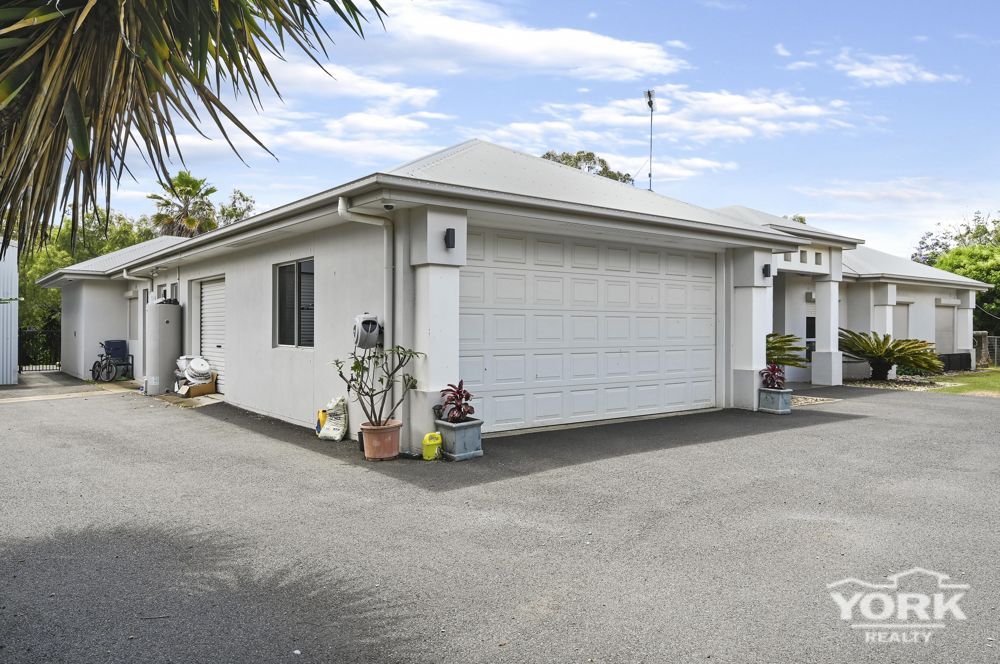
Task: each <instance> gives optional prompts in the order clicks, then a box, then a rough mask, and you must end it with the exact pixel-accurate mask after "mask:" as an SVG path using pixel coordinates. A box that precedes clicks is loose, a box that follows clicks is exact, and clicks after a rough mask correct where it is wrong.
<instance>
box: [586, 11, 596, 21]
mask: <svg viewBox="0 0 1000 664" xmlns="http://www.w3.org/2000/svg"><path fill="white" fill-rule="evenodd" d="M587 18H589V19H590V20H594V19H595V18H597V12H587Z"/></svg>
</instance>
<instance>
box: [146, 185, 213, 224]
mask: <svg viewBox="0 0 1000 664" xmlns="http://www.w3.org/2000/svg"><path fill="white" fill-rule="evenodd" d="M160 186H161V187H163V193H162V194H150V195H149V196H147V197H146V198H148V199H150V200H151V201H154V202H155V203H156V213H155V214H153V216H151V217H150V218H149V220H150V221H151V222H152V224H153V227H154V228H156V229H157V230H158V231H159V232H160V235H179V236H181V237H194V236H196V235H201V234H202V233H207V232H208V231H212V230H215V229H216V228H218V226H219V223H218V218H217V217H218V215H217V213H216V211H215V204H214V203H212V200H211V199H210V198H209V196H211V195H212V194H214V193H215V192H216V191H218V190H217V189H216V188H215V187H213V186H212V185H210V184H208V180H207V179H206V178H202V179H198V178H196V177H194V176H193V175H191V174H190V173H189V172H187V171H181V172H180V173H178V174H177V175H175V176H174V177H172V178H170V184H169V185H165V184H161V185H160Z"/></svg>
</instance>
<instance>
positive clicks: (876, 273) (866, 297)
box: [719, 206, 990, 385]
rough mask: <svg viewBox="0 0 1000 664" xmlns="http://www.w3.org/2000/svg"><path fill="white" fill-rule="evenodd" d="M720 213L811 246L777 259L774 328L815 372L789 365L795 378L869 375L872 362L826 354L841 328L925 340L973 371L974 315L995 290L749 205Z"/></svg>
mask: <svg viewBox="0 0 1000 664" xmlns="http://www.w3.org/2000/svg"><path fill="white" fill-rule="evenodd" d="M719 211H720V212H723V213H725V214H728V215H730V216H732V217H734V218H738V219H741V220H743V221H745V222H747V223H754V224H759V225H761V226H766V227H768V228H773V229H777V230H781V231H782V232H785V233H788V234H789V235H794V236H796V237H800V238H802V239H803V240H808V241H809V244H803V245H802V246H800V247H799V248H798V249H797V250H794V251H788V252H784V253H782V254H781V255H778V256H775V260H774V266H775V268H776V276H775V279H774V310H773V324H772V329H773V331H774V332H779V333H783V334H794V335H795V336H797V337H799V338H800V339H803V340H804V341H805V343H806V345H807V347H808V348H809V349H810V351H809V355H810V359H811V362H810V366H809V367H807V368H805V369H799V368H794V367H789V368H788V370H787V375H788V378H789V380H792V381H796V382H807V381H810V380H811V381H812V382H813V383H817V384H820V385H837V384H839V383H840V381H841V378H842V377H843V376H846V377H849V378H867V377H868V375H869V372H870V370H869V367H868V364H867V363H865V362H859V361H857V360H854V359H851V358H849V357H842V355H841V354H840V353H837V354H836V355H828V354H827V353H830V352H836V348H835V346H833V345H832V344H833V343H835V341H836V339H835V336H836V331H837V328H838V327H843V328H847V329H850V330H856V331H862V332H867V331H874V332H878V333H880V334H889V335H891V336H892V337H894V338H898V339H922V340H924V341H928V342H930V343H933V344H934V345H935V347H936V350H937V352H938V354H939V355H943V356H956V355H964V356H965V358H952V359H953V362H952V363H953V364H954V365H956V366H961V365H962V360H964V362H965V364H966V366H975V351H974V347H973V341H972V313H973V309H975V306H976V293H977V292H981V291H985V290H989V288H990V285H989V284H984V283H982V282H979V281H974V280H972V279H968V278H966V277H963V276H960V275H957V274H953V273H951V272H946V271H944V270H939V269H937V268H933V267H931V266H929V265H924V264H922V263H917V262H915V261H911V260H908V259H906V258H901V257H899V256H893V255H892V254H887V253H885V252H882V251H878V250H876V249H872V248H870V247H866V246H864V245H863V244H862V243H863V242H864V240H861V239H859V238H852V237H847V236H843V235H838V234H835V233H832V232H830V231H825V230H823V229H820V228H817V227H815V226H814V225H812V224H802V223H799V222H796V221H791V220H789V219H786V218H784V217H778V216H775V215H772V214H768V213H766V212H761V211H759V210H753V209H750V208H747V207H743V206H731V207H726V208H721V209H720V210H719ZM834 314H835V316H834ZM830 335H834V339H833V341H831V338H830ZM831 348H832V349H833V350H832V351H831V350H830V349H831ZM946 359H947V358H946Z"/></svg>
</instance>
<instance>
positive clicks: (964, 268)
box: [934, 243, 1000, 336]
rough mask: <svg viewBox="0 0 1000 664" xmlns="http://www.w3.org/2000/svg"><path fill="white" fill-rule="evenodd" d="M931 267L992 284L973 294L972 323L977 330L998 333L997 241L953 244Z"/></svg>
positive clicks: (999, 276) (999, 264)
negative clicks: (956, 245)
mask: <svg viewBox="0 0 1000 664" xmlns="http://www.w3.org/2000/svg"><path fill="white" fill-rule="evenodd" d="M934 267H936V268H940V269H942V270H947V271H948V272H954V273H955V274H960V275H962V276H963V277H968V278H969V279H975V280H976V281H982V282H984V283H987V284H993V289H992V290H988V291H986V292H985V293H977V294H976V305H977V306H976V309H975V312H974V314H973V323H974V325H975V328H976V329H977V330H988V331H989V333H990V334H991V335H994V336H997V335H1000V243H997V244H989V245H987V244H977V245H972V246H967V247H955V248H954V249H950V250H948V251H947V252H945V253H944V254H943V255H941V256H939V257H938V259H937V260H936V261H935V263H934Z"/></svg>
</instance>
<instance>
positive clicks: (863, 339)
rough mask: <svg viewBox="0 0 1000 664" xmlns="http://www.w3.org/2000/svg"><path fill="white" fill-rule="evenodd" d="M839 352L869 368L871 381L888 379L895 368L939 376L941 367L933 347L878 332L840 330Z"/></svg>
mask: <svg viewBox="0 0 1000 664" xmlns="http://www.w3.org/2000/svg"><path fill="white" fill-rule="evenodd" d="M840 350H842V351H843V352H844V353H846V354H847V355H850V356H851V357H855V358H857V359H859V360H865V361H867V362H868V364H869V365H870V366H871V368H872V380H888V379H889V372H890V371H891V370H892V368H893V367H894V366H900V367H905V368H907V369H913V370H915V371H927V372H930V373H941V371H942V370H943V369H944V365H943V364H942V363H941V360H940V359H938V356H937V355H936V354H935V352H934V344H932V343H929V342H927V341H922V340H920V339H893V338H892V336H890V335H888V334H879V333H878V332H853V331H851V330H841V331H840Z"/></svg>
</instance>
